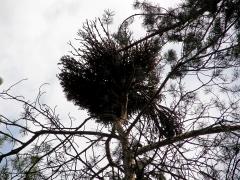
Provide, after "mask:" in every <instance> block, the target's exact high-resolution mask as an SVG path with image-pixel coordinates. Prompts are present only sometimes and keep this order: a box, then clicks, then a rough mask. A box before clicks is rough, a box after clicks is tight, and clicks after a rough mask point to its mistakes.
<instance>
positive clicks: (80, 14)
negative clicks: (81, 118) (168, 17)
mask: <svg viewBox="0 0 240 180" xmlns="http://www.w3.org/2000/svg"><path fill="white" fill-rule="evenodd" d="M155 2H157V3H159V4H160V5H162V6H165V7H166V6H171V5H173V4H176V3H175V1H164V0H158V1H155ZM132 4H133V1H132V0H101V1H94V0H41V1H39V0H21V1H19V0H0V39H1V40H0V62H1V65H0V77H2V78H3V84H2V85H1V86H0V91H2V90H4V89H7V88H8V87H9V86H11V85H12V84H14V83H16V82H18V81H19V80H22V79H25V78H27V80H26V81H24V82H22V83H20V84H18V85H17V86H16V87H15V88H13V93H14V94H16V95H23V96H25V97H26V98H27V99H30V100H32V99H33V98H34V97H36V95H37V93H38V89H39V87H40V86H41V85H42V84H43V83H48V85H46V86H44V87H43V89H44V91H46V92H47V93H46V95H45V96H44V97H43V98H45V99H44V100H45V101H46V103H47V104H49V105H50V106H55V105H58V107H59V108H60V111H63V110H64V111H66V113H67V112H68V111H69V112H70V111H74V110H76V111H77V109H76V107H74V106H73V104H72V103H71V102H67V101H66V98H65V97H64V94H63V92H62V89H61V87H60V85H59V81H58V79H57V77H56V75H57V74H58V73H59V67H58V65H57V63H58V62H59V59H60V58H61V56H63V55H65V54H68V51H69V50H71V48H70V46H69V45H68V44H67V42H68V41H74V38H76V37H77V36H76V34H77V31H78V29H80V28H81V25H82V23H83V22H85V20H86V19H89V20H93V19H95V18H96V17H101V15H102V14H103V12H104V10H105V9H111V10H113V11H114V12H115V17H114V24H115V25H116V26H118V25H119V24H120V23H121V22H122V21H123V20H124V19H125V18H126V17H128V16H129V15H131V14H133V13H134V10H133V8H132ZM0 104H1V101H0ZM0 111H1V112H9V107H7V106H2V105H1V106H0ZM11 113H12V112H11Z"/></svg>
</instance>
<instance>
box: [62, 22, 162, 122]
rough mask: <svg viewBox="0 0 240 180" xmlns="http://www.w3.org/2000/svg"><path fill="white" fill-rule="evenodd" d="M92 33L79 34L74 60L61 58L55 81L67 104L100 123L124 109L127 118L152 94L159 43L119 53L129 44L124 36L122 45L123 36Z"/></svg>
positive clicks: (144, 44)
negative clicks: (66, 99)
mask: <svg viewBox="0 0 240 180" xmlns="http://www.w3.org/2000/svg"><path fill="white" fill-rule="evenodd" d="M94 30H97V29H94V28H91V27H89V26H88V27H87V28H86V27H85V30H84V31H80V32H79V36H80V37H81V39H82V41H81V45H82V47H81V48H80V49H78V56H75V57H71V56H63V57H62V58H61V63H60V64H61V65H62V69H61V73H60V74H59V79H60V81H61V85H62V86H63V88H64V92H65V93H66V96H67V98H68V100H71V101H73V102H74V103H75V104H76V105H78V106H80V107H81V108H84V109H87V110H88V111H89V113H90V114H91V115H92V116H95V117H97V118H98V120H100V121H104V122H108V121H112V120H114V119H116V118H117V117H120V116H121V115H122V112H123V110H124V108H127V111H128V115H129V116H131V115H133V114H134V113H136V112H137V111H139V110H141V109H142V108H143V106H144V105H145V104H146V103H147V102H148V100H149V98H151V97H152V96H153V95H154V94H155V92H156V88H157V85H158V77H157V70H156V67H157V63H158V52H159V50H160V48H161V47H160V41H159V39H158V38H154V39H149V40H146V41H144V42H142V43H140V44H138V45H137V46H134V47H132V48H130V49H127V50H126V51H119V49H120V48H121V47H123V46H124V45H127V44H128V43H130V42H131V39H130V37H126V36H125V38H127V40H126V39H125V41H124V42H123V41H122V40H123V36H119V35H118V36H116V35H115V36H111V37H110V36H106V37H101V36H100V35H99V36H97V35H96V34H95V33H96V32H93V31H94ZM119 37H121V39H120V38H119ZM126 106H127V107H126Z"/></svg>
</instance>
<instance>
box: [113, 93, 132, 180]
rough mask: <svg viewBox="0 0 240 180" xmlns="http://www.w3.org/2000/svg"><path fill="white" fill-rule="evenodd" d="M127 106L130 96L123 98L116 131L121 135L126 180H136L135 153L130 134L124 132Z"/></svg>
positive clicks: (115, 124)
mask: <svg viewBox="0 0 240 180" xmlns="http://www.w3.org/2000/svg"><path fill="white" fill-rule="evenodd" d="M127 104H128V96H127V95H126V96H125V97H124V98H123V102H122V108H121V116H120V117H119V118H117V119H116V121H114V126H115V129H116V130H117V132H118V134H119V139H120V143H121V147H122V156H123V157H122V160H123V168H124V171H125V178H124V179H125V180H135V179H136V175H135V170H134V166H135V160H134V158H133V152H132V150H131V147H130V144H129V139H128V133H126V132H124V128H123V124H124V123H126V121H127Z"/></svg>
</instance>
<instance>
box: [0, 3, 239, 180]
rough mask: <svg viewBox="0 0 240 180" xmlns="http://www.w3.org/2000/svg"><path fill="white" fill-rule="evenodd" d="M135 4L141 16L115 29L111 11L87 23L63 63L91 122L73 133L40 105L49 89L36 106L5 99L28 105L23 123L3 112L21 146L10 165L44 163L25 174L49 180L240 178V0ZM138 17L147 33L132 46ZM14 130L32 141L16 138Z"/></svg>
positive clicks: (69, 87) (6, 95)
mask: <svg viewBox="0 0 240 180" xmlns="http://www.w3.org/2000/svg"><path fill="white" fill-rule="evenodd" d="M134 7H135V8H137V9H140V10H141V11H142V12H140V13H137V14H134V15H132V16H131V17H129V18H127V19H126V20H125V21H124V22H123V23H122V24H121V25H120V27H119V29H118V31H117V33H111V32H110V30H109V23H110V22H112V19H111V18H112V17H111V15H112V13H111V12H109V11H107V12H106V14H105V16H104V19H102V20H96V21H93V22H87V23H85V24H84V26H83V28H82V29H81V30H80V31H79V34H78V35H79V40H78V42H79V43H80V44H79V45H78V46H73V45H72V44H71V43H70V45H71V46H72V47H73V52H72V54H71V55H67V56H63V57H62V58H61V61H60V66H61V72H60V74H59V79H60V82H61V85H62V86H63V89H64V92H65V94H66V96H67V98H68V100H71V101H73V102H74V104H76V105H78V106H79V107H80V108H83V109H86V110H88V112H89V118H87V119H85V120H82V121H80V120H78V121H77V122H78V123H77V125H76V126H71V125H70V126H69V127H66V126H64V125H63V124H62V123H61V120H60V119H59V118H58V115H57V114H56V111H55V110H54V109H52V108H50V107H48V106H47V105H45V104H42V103H41V101H40V97H41V94H42V92H41V91H39V95H38V97H37V99H36V101H34V102H28V101H26V100H24V99H22V98H21V97H18V96H12V95H11V94H10V92H11V88H10V89H8V90H6V91H3V92H2V93H1V98H2V100H9V99H12V100H15V101H17V102H19V103H23V105H24V111H23V113H22V116H21V117H20V118H19V119H17V120H11V119H10V118H7V117H5V116H4V115H1V124H2V125H4V127H5V129H4V130H3V131H1V134H2V138H3V139H7V141H8V143H12V144H13V146H12V150H10V151H9V152H7V153H2V154H1V155H0V161H1V163H2V164H4V163H5V164H7V162H8V161H9V157H10V156H15V157H21V158H24V157H29V158H30V159H31V158H33V157H37V158H35V159H34V161H31V163H29V164H28V165H27V166H26V168H25V170H24V171H21V172H22V173H25V174H26V173H27V174H33V173H35V174H36V173H37V172H38V173H39V172H41V174H44V176H43V175H42V177H39V178H42V179H44V178H53V179H54V178H57V177H58V178H65V179H67V178H73V179H79V178H82V179H88V178H89V179H94V178H95V179H106V178H109V179H238V178H239V161H240V160H239V130H240V124H239V79H238V78H239V52H240V51H239V50H240V45H239V42H240V34H239V25H240V19H239V17H240V16H239V15H240V11H239V9H240V8H239V7H240V2H239V1H237V0H233V1H228V0H216V1H200V0H199V1H192V0H188V1H185V2H183V3H182V4H179V6H178V7H177V8H175V9H164V8H161V7H160V6H158V5H153V4H150V3H147V2H138V1H137V2H135V5H134ZM137 16H140V17H142V18H143V25H144V27H145V28H146V36H144V37H143V38H141V39H139V40H134V38H133V36H132V35H131V34H132V33H134V32H131V31H130V29H131V23H134V18H136V17H137ZM173 46H174V47H176V48H175V49H173V48H172V47H173ZM73 121H74V119H73V117H69V122H70V123H69V124H72V123H73ZM93 123H94V124H95V126H93ZM13 127H14V128H16V129H17V130H19V131H20V132H22V133H24V134H28V137H30V138H29V139H25V141H23V140H22V139H20V138H19V137H16V136H14V135H13V134H12V128H13ZM15 131H16V130H15ZM29 135H31V136H29ZM26 138H27V137H26ZM83 143H84V144H86V146H80V145H82V144H83ZM28 147H29V148H30V149H29V148H28ZM9 168H10V169H11V168H12V169H14V166H12V165H11V166H9ZM8 172H11V171H9V170H8ZM20 174H21V173H19V174H18V175H16V176H20Z"/></svg>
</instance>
